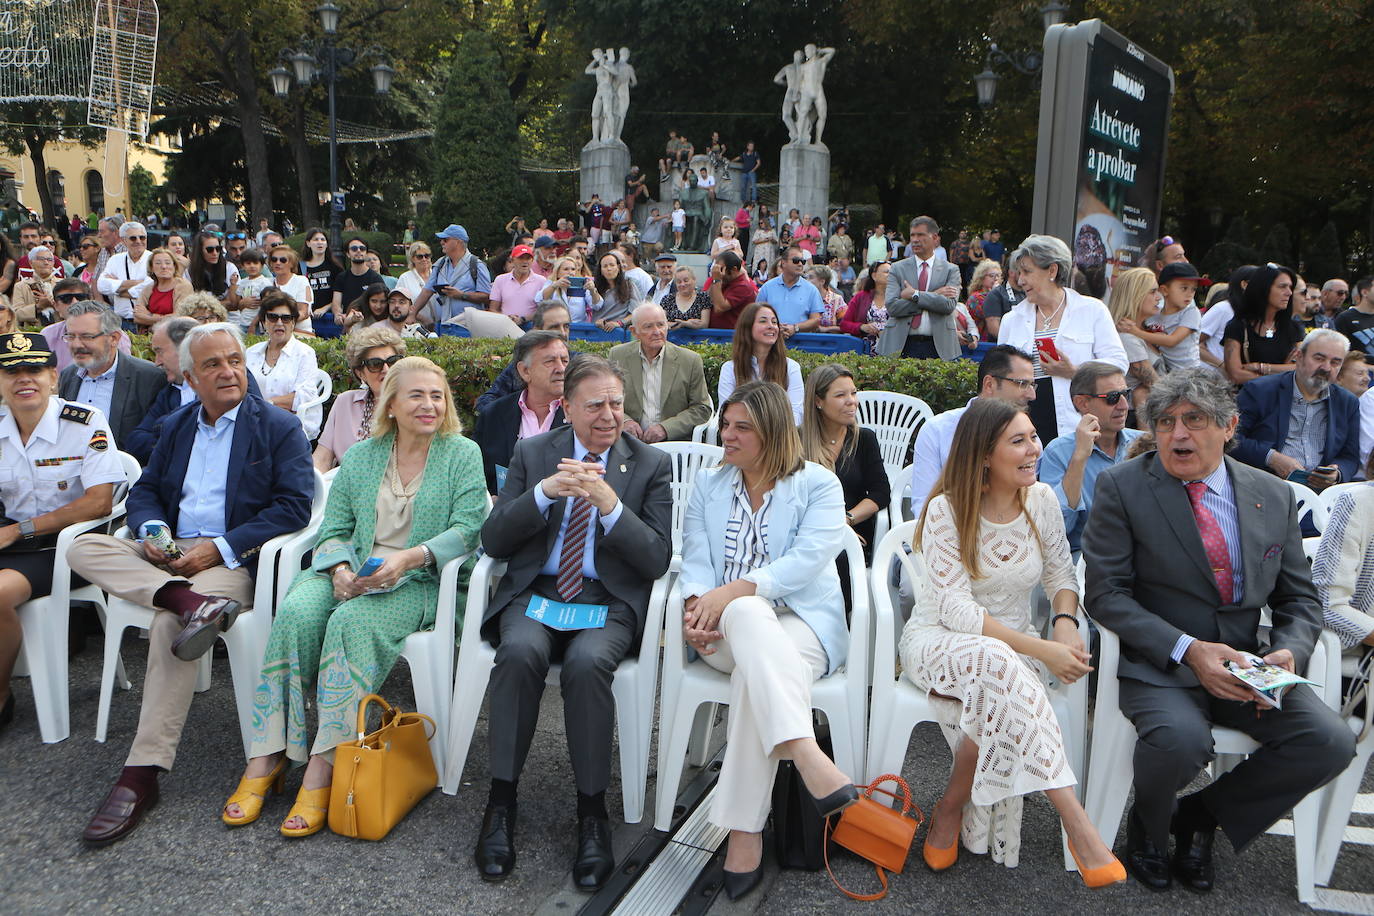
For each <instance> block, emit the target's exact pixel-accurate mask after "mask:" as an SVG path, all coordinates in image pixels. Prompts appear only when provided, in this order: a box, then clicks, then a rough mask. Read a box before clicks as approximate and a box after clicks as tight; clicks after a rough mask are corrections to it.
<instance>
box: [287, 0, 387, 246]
mask: <svg viewBox="0 0 1374 916" xmlns="http://www.w3.org/2000/svg"><path fill="white" fill-rule="evenodd" d="M340 12H342V10H341V9H340V8H339V7H338V6H337V5H336V4H335V3H334V2H333V0H324V2H323V3H321V4H320V5H319V6H317V7H315V14H316V15H317V16H319V19H320V30H321V31H322V32H323V33H324V39H323V40H322V41H319V42H316V43H310V42H304V43H303V44H302V47H301V48H300V49H299V50H296V51H292V50H291V49H289V48H288V49H284V50H283V51H282V52H281V53H280V54H278V55H277V56H278V57H279V58H280V60H281V61H283V62H284V63H289V64H290V65H291V69H289V70H288V69H287V68H286V67H285V66H283V65H282V64H278V65H277V67H276V68H275V69H273V70H271V71H270V72H269V73H268V74H267V75H268V77H269V78H270V79H271V81H272V92H273V93H275V94H276V96H277V98H281V99H284V98H286V97H287V96H288V95H290V93H291V86H292V83H293V81H294V82H295V83H296V84H298V85H300V86H307V85H309V84H310V83H312V82H314V80H315V79H316V78H321V79H323V80H324V82H325V84H326V86H327V87H328V92H329V243H330V246H331V247H332V248H333V250H334V253H335V255H337V254H338V253H339V247H340V246H339V242H340V238H339V237H340V235H341V233H342V227H341V226H340V219H341V218H340V216H339V214H340V213H342V212H343V195H342V194H341V193H340V192H339V123H338V118H337V112H336V108H335V95H334V89H335V84H336V83H337V82H338V77H339V71H340V70H342V69H343V68H345V67H349V66H351V65H352V64H353V62H354V61H356V60H357V59H358V58H360V57H363V56H365V55H372V56H375V57H378V58H382V59H381V60H380V62H379V63H377V64H375V65H374V66H373V67H371V68H370V69H371V73H372V88H373V90H374V91H375V92H376V93H377V94H378V95H386V94H388V93H389V92H391V83H392V80H393V78H394V77H395V75H396V71H395V70H394V69H392V68H391V67H390V66H389V65H388V64H387V63H386V61H385V59H384V54H383V51H382V50H381V49H380V48H378V47H377V46H375V45H373V46H371V47H369V48H365V49H364V50H362V51H354V50H352V49H351V48H341V47H339V46H338V44H337V43H336V41H335V38H336V37H337V36H338V34H339V14H340Z"/></svg>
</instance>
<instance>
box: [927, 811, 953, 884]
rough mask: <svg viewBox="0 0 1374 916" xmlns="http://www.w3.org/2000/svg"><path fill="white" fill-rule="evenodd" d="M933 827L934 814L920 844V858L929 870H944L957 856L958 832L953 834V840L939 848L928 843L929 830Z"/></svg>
mask: <svg viewBox="0 0 1374 916" xmlns="http://www.w3.org/2000/svg"><path fill="white" fill-rule="evenodd" d="M934 828H935V818H934V816H932V817H931V819H930V827H929V828H928V829H927V830H926V841H925V843H924V844H922V846H921V858H923V859H925V860H926V866H927V867H928V868H929V869H930V870H931V871H944V870H945V869H947V868H949V867H950V866H951V865H953V864H954V863H955V862H956V861H957V860H958V858H959V834H958V833H955V834H954V842H953V843H950V844H949V845H948V846H946V847H944V848H943V849H941V848H940V847H939V846H932V845H930V832H931V830H933V829H934Z"/></svg>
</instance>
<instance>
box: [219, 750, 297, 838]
mask: <svg viewBox="0 0 1374 916" xmlns="http://www.w3.org/2000/svg"><path fill="white" fill-rule="evenodd" d="M286 766H287V760H286V757H285V755H283V756H282V758H281V759H280V760H278V761H277V765H276V766H275V767H273V768H272V772H270V773H268V774H267V775H266V776H261V777H259V778H257V779H249V778H248V777H247V776H244V777H243V778H242V779H240V780H239V787H238V788H237V789H235V790H234V794H233V795H231V796H229V800H228V801H226V802H225V803H224V807H223V808H221V809H220V814H219V817H220V820H222V821H224V823H226V824H228V825H229V826H230V827H242V826H244V825H245V824H251V823H253V821H255V820H257V819H258V815H260V814H262V803H263V801H264V800H265V799H266V797H267V793H268V792H275V793H276V794H278V795H280V794H281V792H282V790H283V789H284V788H286ZM230 805H238V806H239V811H240V815H239V816H238V817H230V816H229V806H230Z"/></svg>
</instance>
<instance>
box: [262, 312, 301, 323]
mask: <svg viewBox="0 0 1374 916" xmlns="http://www.w3.org/2000/svg"><path fill="white" fill-rule="evenodd" d="M262 318H263V320H264V321H270V322H273V323H275V322H278V321H280V322H287V321H295V320H296V316H295V315H292V314H291V313H290V312H268V313H267V314H266V315H263V316H262Z"/></svg>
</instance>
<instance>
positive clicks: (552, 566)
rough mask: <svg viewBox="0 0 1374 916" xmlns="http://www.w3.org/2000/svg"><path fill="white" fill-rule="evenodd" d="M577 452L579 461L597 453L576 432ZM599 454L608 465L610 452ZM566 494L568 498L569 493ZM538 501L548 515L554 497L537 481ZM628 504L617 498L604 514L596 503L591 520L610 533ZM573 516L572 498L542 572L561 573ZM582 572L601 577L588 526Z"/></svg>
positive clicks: (574, 451)
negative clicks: (564, 545) (597, 570)
mask: <svg viewBox="0 0 1374 916" xmlns="http://www.w3.org/2000/svg"><path fill="white" fill-rule="evenodd" d="M607 451H609V449H607ZM573 454H574V455H577V456H580V457H579V459H578V460H579V461H586V460H587V459H588V458H589V457H590V456H591V455H592V454H595V453H593V452H592V451H591V450H590V449H588V448H587V447H586V446H585V445H583V444H582V442H581V440H579V439H578V438H577V434H576V433H574V434H573ZM599 457H600V458H601V464H602V465H603V466H604V465H605V464H606V453H605V452H603V453H601V454H600V455H599ZM564 498H565V499H566V497H564ZM534 504H535V505H536V506H538V507H539V511H540V512H542V513H544V515H545V516H546V517H547V516H548V514H549V507H550V506H552V505H553V504H554V500H552V499H550V498H549V497H548V496H547V495H545V493H544V488H543V487H542V486H540V485H539V484H535V487H534ZM624 508H625V504H624V503H622V502H621V501H620V500H618V499H617V500H616V503H615V508H614V509H612V510H611V512H610V514H609V515H604V516H603V515H601V513H600V512H598V511H597V509H596V507H595V506H593V507H592V517H591V519H590V521H589V524H592V523H595V522H597V521H600V522H601V533H602V534H603V535H605V534H610V533H611V529H612V528H614V527H615V523H616V522H618V521H620V513H621V512H622V511H623V510H624ZM571 518H572V502H571V500H569V502H568V505H567V507H565V509H564V510H563V520H562V521H561V522H559V524H558V537H557V538H555V539H554V542H553V550H552V551H550V553H549V558H548V559H547V560H546V561H544V568H543V569H541V570H539V572H540V573H541V574H543V575H545V576H556V575H558V560H559V558H560V557H562V556H563V536H564V535H566V534H567V533H568V522H569V520H571ZM582 576H583V578H586V579H600V578H601V577H600V576H598V575H597V574H596V538H594V537H592V536H591V528H590V527H589V528H588V529H587V539H586V541H585V542H584V543H583V545H582Z"/></svg>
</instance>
